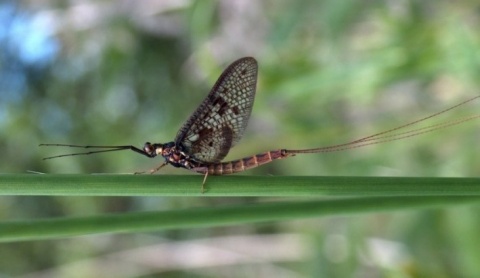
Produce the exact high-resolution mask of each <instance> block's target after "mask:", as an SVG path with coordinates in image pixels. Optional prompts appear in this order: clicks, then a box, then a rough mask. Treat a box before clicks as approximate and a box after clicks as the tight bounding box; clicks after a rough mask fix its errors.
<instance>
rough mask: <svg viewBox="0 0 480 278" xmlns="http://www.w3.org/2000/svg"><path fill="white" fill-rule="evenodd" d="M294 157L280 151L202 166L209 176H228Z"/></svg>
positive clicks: (199, 171)
mask: <svg viewBox="0 0 480 278" xmlns="http://www.w3.org/2000/svg"><path fill="white" fill-rule="evenodd" d="M294 155H295V154H292V153H287V152H286V150H283V149H282V150H275V151H269V152H266V153H261V154H256V155H254V156H249V157H245V158H242V159H238V160H232V161H227V162H220V163H214V164H208V165H203V166H204V167H206V170H207V171H208V174H209V175H228V174H233V173H238V172H243V171H246V170H248V169H252V168H255V167H258V166H260V165H263V164H267V163H269V162H271V161H273V160H276V159H283V158H287V157H290V156H294ZM204 169H205V168H204ZM196 172H197V173H202V174H205V170H203V171H202V170H200V169H199V170H197V171H196Z"/></svg>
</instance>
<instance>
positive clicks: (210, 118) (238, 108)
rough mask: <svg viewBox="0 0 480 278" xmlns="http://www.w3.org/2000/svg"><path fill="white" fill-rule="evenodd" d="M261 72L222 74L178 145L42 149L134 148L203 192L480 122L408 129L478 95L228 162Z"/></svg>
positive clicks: (248, 62)
mask: <svg viewBox="0 0 480 278" xmlns="http://www.w3.org/2000/svg"><path fill="white" fill-rule="evenodd" d="M257 73H258V65H257V61H256V60H255V59H254V58H252V57H244V58H241V59H239V60H237V61H235V62H233V63H232V64H231V65H230V66H228V67H227V69H226V70H225V71H224V72H223V73H222V74H221V75H220V77H219V79H218V80H217V82H216V83H215V85H214V86H213V88H212V90H211V91H210V93H209V94H208V95H207V97H206V98H205V99H204V100H203V102H202V103H201V104H200V106H198V108H197V110H195V111H194V112H193V114H192V115H191V116H190V117H189V118H188V119H187V121H186V122H185V123H184V124H183V126H182V128H180V130H179V131H178V133H177V136H176V137H175V140H174V141H173V142H169V143H165V144H162V143H150V142H147V143H145V145H144V146H143V148H137V147H135V146H132V145H125V146H94V145H86V146H85V145H70V144H40V146H62V147H73V148H85V149H97V150H94V151H89V152H80V153H71V154H64V155H57V156H51V157H46V158H44V159H51V158H57V157H63V156H73V155H88V154H93V153H102V152H112V151H120V150H132V151H134V152H137V153H139V154H142V155H144V156H147V157H151V158H153V157H156V156H159V155H160V156H162V157H163V158H164V159H165V161H164V162H163V163H162V164H161V165H160V166H158V167H157V168H154V169H152V170H150V172H151V173H154V172H156V171H158V170H160V168H162V167H163V166H165V165H167V164H170V165H172V166H174V167H180V168H185V169H188V170H191V171H193V172H196V173H200V174H203V175H204V179H203V183H202V191H203V186H204V184H205V181H206V179H207V176H208V175H226V174H233V173H237V172H242V171H245V170H248V169H251V168H254V167H257V166H260V165H263V164H266V163H269V162H271V161H273V160H276V159H283V158H287V157H291V156H295V155H297V154H305V153H321V152H334V151H342V150H346V149H352V148H358V147H363V146H367V145H372V144H378V143H384V142H389V141H394V140H399V139H403V138H407V137H412V136H416V135H419V134H423V133H427V132H431V131H434V130H437V129H441V128H446V127H449V126H453V125H457V124H460V123H463V122H466V121H469V120H473V119H477V118H480V115H473V116H469V117H465V118H460V119H457V120H455V121H449V122H444V123H440V124H435V125H431V126H427V127H421V128H419V127H417V128H414V129H411V130H405V129H406V128H407V127H410V128H411V127H412V126H414V125H415V124H417V123H420V122H423V121H425V120H427V119H430V118H433V117H435V116H438V115H440V114H443V113H445V112H447V111H450V110H452V109H454V108H457V107H459V106H461V105H464V104H466V103H468V102H471V101H473V100H475V99H477V98H480V96H476V97H474V98H471V99H469V100H466V101H464V102H462V103H460V104H457V105H455V106H453V107H450V108H448V109H445V110H443V111H440V112H438V113H435V114H433V115H430V116H428V117H425V118H422V119H419V120H416V121H413V122H410V123H407V124H404V125H401V126H398V127H396V128H392V129H389V130H386V131H383V132H380V133H377V134H374V135H370V136H367V137H363V138H360V139H357V140H354V141H351V142H348V143H344V144H339V145H333V146H327V147H320V148H313V149H301V150H288V149H279V150H273V151H268V152H265V153H261V154H256V155H253V156H249V157H245V158H242V159H238V160H233V161H227V162H222V159H223V158H225V156H226V155H227V154H228V152H229V151H230V149H231V148H232V147H233V146H235V144H237V143H238V142H239V141H240V138H241V137H242V135H243V132H244V130H245V128H246V126H247V123H248V119H249V118H250V114H251V112H252V107H253V102H254V99H255V90H256V85H257Z"/></svg>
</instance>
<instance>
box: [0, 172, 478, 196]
mask: <svg viewBox="0 0 480 278" xmlns="http://www.w3.org/2000/svg"><path fill="white" fill-rule="evenodd" d="M202 179H203V176H201V175H197V176H192V175H187V176H184V175H178V176H170V175H34V174H31V175H26V174H19V175H13V174H6V175H0V195H57V196H444V195H450V196H453V195H456V196H462V195H463V196H471V195H480V178H432V177H327V176H313V177H312V176H213V177H208V179H207V184H206V186H205V189H206V190H205V193H204V194H202V193H201V183H202Z"/></svg>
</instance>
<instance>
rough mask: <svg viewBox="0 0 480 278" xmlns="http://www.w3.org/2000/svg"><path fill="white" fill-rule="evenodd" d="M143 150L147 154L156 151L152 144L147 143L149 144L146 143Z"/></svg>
mask: <svg viewBox="0 0 480 278" xmlns="http://www.w3.org/2000/svg"><path fill="white" fill-rule="evenodd" d="M143 150H144V151H145V152H146V153H149V154H151V153H152V152H153V151H154V148H153V146H152V144H150V142H147V143H145V145H143Z"/></svg>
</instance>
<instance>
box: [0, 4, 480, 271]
mask: <svg viewBox="0 0 480 278" xmlns="http://www.w3.org/2000/svg"><path fill="white" fill-rule="evenodd" d="M479 25H480V4H479V3H478V2H477V1H473V0H471V1H470V0H460V1H446V0H440V1H407V0H402V1H352V0H347V1H334V0H325V1H313V0H312V1H294V0H281V1H253V0H248V1H242V0H236V1H194V0H181V1H176V0H168V1H167V0H165V1H153V0H146V1H135V0H122V1H107V0H105V1H48V0H43V1H8V0H7V1H2V2H1V3H0V153H1V154H2V155H1V157H2V158H1V160H0V163H1V168H0V171H1V172H2V173H25V174H28V171H38V172H42V173H85V174H88V173H131V172H135V171H139V170H145V169H151V168H152V167H154V166H156V165H158V164H159V163H160V162H161V160H160V159H156V160H155V161H154V160H150V159H147V158H145V157H142V156H139V155H136V154H134V153H130V152H123V153H110V154H99V155H95V156H85V157H67V158H60V159H54V160H48V161H42V160H41V158H42V157H46V156H51V155H55V154H62V153H65V152H69V151H71V150H68V149H55V148H39V147H38V144H39V143H73V144H97V145H103V144H107V145H117V144H118V145H125V144H134V145H136V146H139V147H141V146H142V145H143V143H144V142H146V141H150V142H159V143H163V142H169V141H171V140H173V138H174V137H175V135H176V132H177V130H178V129H179V128H180V126H181V124H182V123H183V122H184V121H185V120H186V118H187V117H188V116H189V115H190V113H191V112H192V111H193V110H194V109H195V108H196V106H197V105H198V104H199V103H200V102H201V100H202V99H203V98H204V97H205V96H206V94H207V93H208V91H209V90H210V88H211V86H212V85H213V83H214V82H215V81H216V79H217V78H218V76H219V75H220V73H221V72H222V70H223V69H224V68H225V67H226V66H227V65H228V64H229V63H231V62H232V61H234V60H236V59H238V58H240V57H243V56H253V57H255V58H256V59H257V60H258V62H259V67H260V69H259V80H258V88H257V97H256V102H255V106H254V111H253V114H252V117H251V119H250V124H249V126H248V128H247V131H246V133H245V135H244V138H243V139H242V141H241V143H240V144H239V145H238V146H236V148H235V149H233V150H232V152H231V153H230V154H229V156H228V157H227V158H232V159H234V158H240V157H243V156H247V155H251V154H255V153H259V152H263V151H266V150H271V149H277V148H291V149H299V148H310V147H317V146H325V145H332V144H339V143H345V142H348V141H351V140H352V139H357V138H360V137H363V136H366V135H370V134H373V133H376V132H378V131H382V130H385V129H389V128H392V127H394V126H397V125H400V124H403V123H406V122H409V121H412V120H415V119H417V118H420V117H423V116H426V115H429V114H431V113H434V112H436V111H439V110H442V109H444V108H446V107H449V106H452V105H454V104H456V103H458V102H460V101H463V100H465V99H467V98H469V97H472V96H474V95H478V94H479V90H478V87H479V82H480V81H479V80H480V78H479V73H480V29H479V28H478V26H479ZM478 105H479V104H478V103H476V104H472V105H469V106H465V107H462V108H461V109H459V110H458V111H453V112H451V113H449V114H448V115H444V116H443V120H444V121H447V120H451V119H455V118H458V117H461V116H462V115H470V114H474V113H478V112H476V111H478ZM432 123H435V122H432ZM479 139H480V132H479V129H478V121H476V122H471V123H467V124H464V125H460V126H456V127H454V128H451V129H447V130H443V131H439V132H434V133H429V134H427V135H424V136H419V137H415V138H412V139H408V140H402V141H398V142H391V143H387V144H380V145H374V146H369V147H365V148H361V149H356V150H350V151H346V152H337V153H328V154H319V155H305V156H297V157H296V158H292V159H289V160H284V161H277V162H274V163H272V164H270V165H266V166H264V167H260V168H257V169H254V170H252V171H249V172H247V173H244V174H246V175H360V176H387V175H388V176H458V177H462V176H468V177H473V176H478V175H480V163H479V162H478V155H479V154H480V150H479V148H478V142H479ZM160 174H179V175H182V174H191V173H189V172H187V171H185V170H181V169H173V168H172V167H168V168H164V169H162V172H161V173H160ZM200 180H201V177H199V182H200ZM269 200H271V199H268V198H232V199H230V198H159V197H151V198H149V197H131V198H128V197H122V198H120V197H115V198H113V197H17V196H1V197H0V217H1V218H2V219H4V220H13V219H34V218H37V217H56V216H80V215H85V216H88V215H98V214H102V213H107V212H109V213H111V212H115V213H121V212H127V211H143V210H168V209H177V208H187V207H192V206H198V207H201V206H215V205H221V204H234V203H237V204H238V203H245V205H248V204H249V203H253V202H261V201H269ZM479 213H480V210H479V209H478V207H475V206H470V207H458V208H448V209H437V210H420V211H404V212H395V213H382V214H370V215H364V216H355V217H331V218H321V219H310V220H298V221H290V222H280V223H267V224H258V225H242V226H234V227H223V228H212V229H195V230H188V231H186V230H181V231H176V230H175V231H167V232H157V233H148V234H147V233H145V234H129V235H98V236H85V237H76V238H68V239H61V240H50V241H35V242H22V243H8V244H0V258H1V259H0V277H11V276H15V277H17V276H20V277H159V276H161V277H310V276H315V277H321V276H323V277H478V276H480V264H478V262H479V261H480V237H479V236H478V234H479V231H480V221H479V218H478V214H479Z"/></svg>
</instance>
